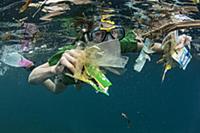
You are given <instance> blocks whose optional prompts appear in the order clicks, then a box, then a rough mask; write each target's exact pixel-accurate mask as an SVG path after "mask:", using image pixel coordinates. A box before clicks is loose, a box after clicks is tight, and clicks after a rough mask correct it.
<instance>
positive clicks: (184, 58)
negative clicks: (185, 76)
mask: <svg viewBox="0 0 200 133" xmlns="http://www.w3.org/2000/svg"><path fill="white" fill-rule="evenodd" d="M172 58H173V59H174V60H175V61H176V62H178V64H179V65H180V67H181V68H182V69H183V70H185V69H186V67H187V65H188V64H189V62H190V61H191V59H192V55H191V54H190V52H189V51H188V50H187V48H185V47H184V48H182V49H180V50H178V51H176V52H174V53H173V54H172Z"/></svg>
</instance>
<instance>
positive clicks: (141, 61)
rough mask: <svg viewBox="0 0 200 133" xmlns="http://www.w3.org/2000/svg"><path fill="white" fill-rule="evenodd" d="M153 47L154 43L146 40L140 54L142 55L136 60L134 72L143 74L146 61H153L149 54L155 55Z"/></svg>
mask: <svg viewBox="0 0 200 133" xmlns="http://www.w3.org/2000/svg"><path fill="white" fill-rule="evenodd" d="M151 45H152V42H151V41H150V40H149V39H148V38H147V39H146V40H145V43H144V46H143V48H142V50H141V52H140V55H139V56H138V58H137V59H136V61H135V62H136V63H135V65H134V70H135V71H137V72H141V71H142V68H143V67H144V65H145V63H146V60H149V61H151V58H150V56H149V55H148V54H152V53H154V51H152V50H151Z"/></svg>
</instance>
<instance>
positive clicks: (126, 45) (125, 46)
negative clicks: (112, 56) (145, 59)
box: [120, 30, 137, 53]
mask: <svg viewBox="0 0 200 133" xmlns="http://www.w3.org/2000/svg"><path fill="white" fill-rule="evenodd" d="M135 38H136V35H135V34H134V32H133V31H131V30H129V31H127V33H126V35H125V37H124V38H123V39H122V40H120V44H121V52H122V53H128V52H134V51H136V50H137V40H136V39H135Z"/></svg>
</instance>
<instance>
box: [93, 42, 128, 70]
mask: <svg viewBox="0 0 200 133" xmlns="http://www.w3.org/2000/svg"><path fill="white" fill-rule="evenodd" d="M96 46H97V47H98V48H99V51H98V52H97V54H96V55H95V57H94V58H95V63H96V64H97V65H98V66H102V67H113V68H125V65H126V64H127V62H128V57H127V56H121V47H120V42H119V41H118V40H109V41H106V42H102V43H99V44H97V45H96Z"/></svg>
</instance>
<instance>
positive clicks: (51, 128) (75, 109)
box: [0, 54, 200, 133]
mask: <svg viewBox="0 0 200 133" xmlns="http://www.w3.org/2000/svg"><path fill="white" fill-rule="evenodd" d="M129 56H130V57H131V59H130V63H129V65H128V68H129V70H128V71H127V72H126V73H125V74H124V75H123V76H120V77H118V76H115V75H110V76H111V78H110V79H111V80H112V82H113V86H112V87H111V89H110V91H109V92H110V96H109V97H107V96H104V95H102V94H96V93H95V92H94V91H93V90H92V89H91V88H90V87H89V86H84V87H83V89H82V90H81V91H77V90H75V89H74V88H73V87H70V88H68V89H67V90H66V91H65V92H64V93H62V94H59V95H54V94H51V93H50V92H48V91H47V90H45V88H43V87H41V86H31V85H29V84H28V83H27V82H26V80H27V76H28V72H26V71H25V70H22V69H21V70H19V69H18V70H15V69H13V70H10V72H9V73H7V74H6V76H5V77H1V80H0V84H1V89H0V91H1V92H0V105H1V106H0V118H1V119H0V132H1V133H13V132H19V133H36V132H37V133H94V132H95V133H102V132H104V133H111V132H112V133H122V132H123V133H133V132H134V133H199V131H200V127H199V123H200V87H199V85H200V84H199V83H200V69H199V65H200V62H199V61H198V60H195V59H193V60H192V62H191V64H190V65H189V66H188V68H187V70H186V71H182V70H179V69H177V70H172V71H170V72H169V73H168V75H167V78H166V81H165V82H164V83H162V84H161V75H162V73H161V72H162V67H161V66H160V65H155V64H154V63H151V62H150V63H148V65H146V66H145V68H144V71H142V72H141V73H136V72H134V71H132V70H131V68H132V63H133V60H134V56H135V55H132V54H131V55H129ZM154 58H157V57H154ZM22 73H23V74H22ZM122 112H124V113H126V114H127V115H128V117H129V119H130V120H131V122H132V127H131V128H128V125H127V121H126V120H124V119H122V118H121V113H122Z"/></svg>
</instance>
